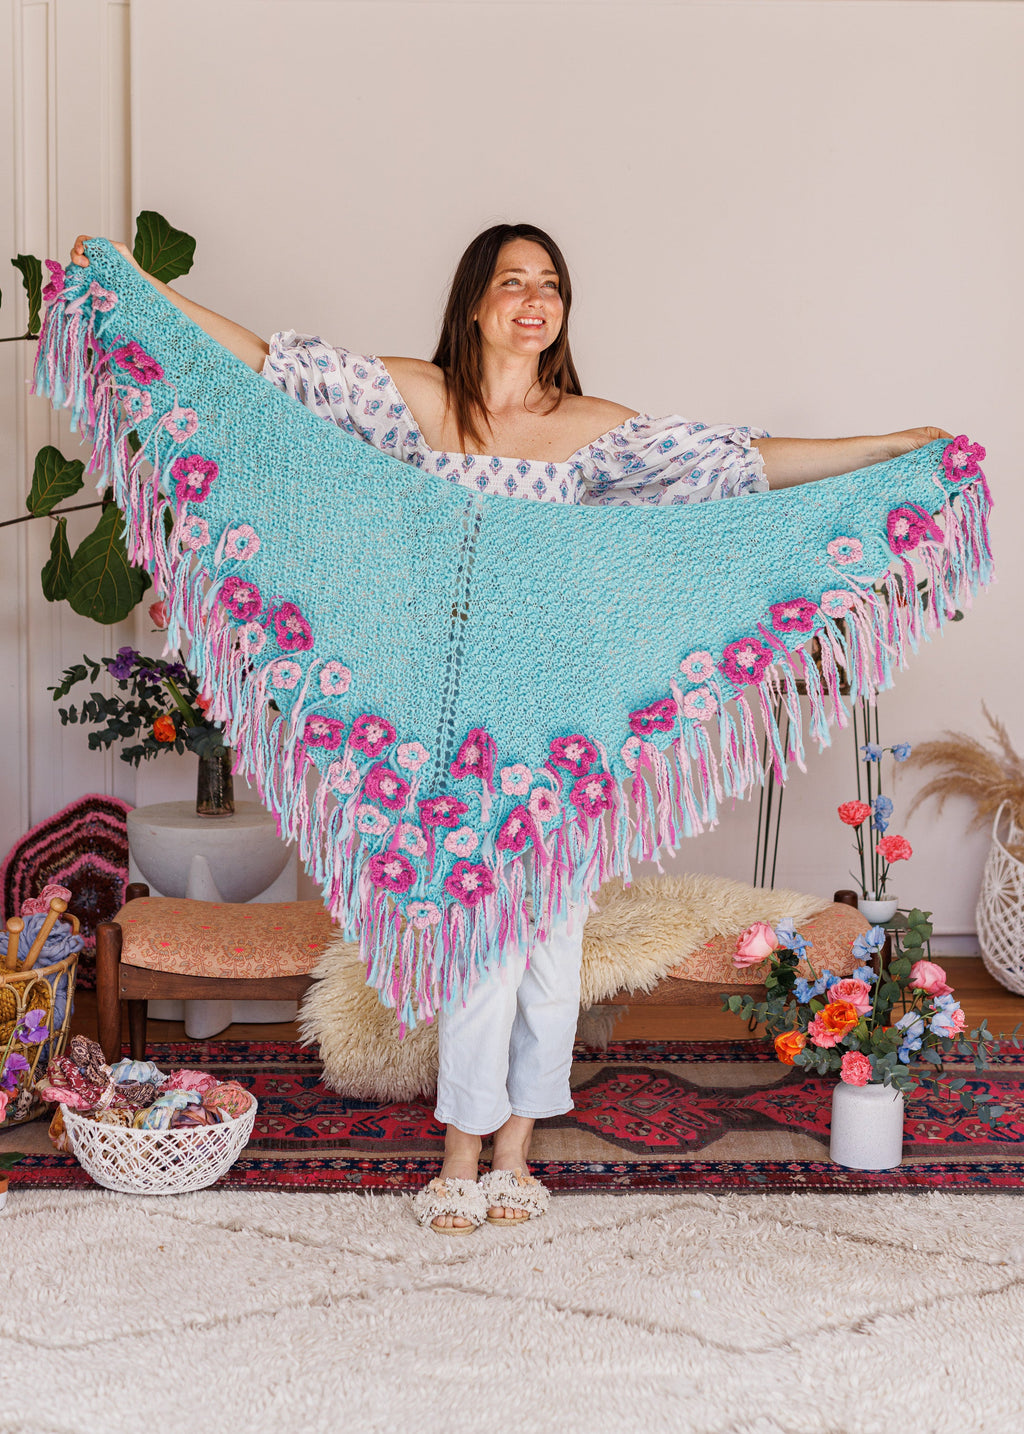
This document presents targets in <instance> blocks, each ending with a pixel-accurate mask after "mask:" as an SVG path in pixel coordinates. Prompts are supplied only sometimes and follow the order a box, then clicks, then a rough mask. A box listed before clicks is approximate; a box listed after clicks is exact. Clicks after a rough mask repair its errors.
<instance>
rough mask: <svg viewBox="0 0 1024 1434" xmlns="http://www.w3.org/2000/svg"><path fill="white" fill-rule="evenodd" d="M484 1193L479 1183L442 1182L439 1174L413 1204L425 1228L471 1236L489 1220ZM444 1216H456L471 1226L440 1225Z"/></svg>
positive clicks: (464, 1181) (441, 1232) (447, 1233)
mask: <svg viewBox="0 0 1024 1434" xmlns="http://www.w3.org/2000/svg"><path fill="white" fill-rule="evenodd" d="M487 1204H488V1202H487V1201H486V1200H485V1199H484V1196H483V1191H482V1189H481V1187H480V1185H479V1184H478V1183H477V1182H476V1181H475V1180H458V1179H455V1178H449V1179H447V1180H442V1178H441V1176H440V1175H436V1176H435V1177H434V1179H433V1180H431V1182H430V1184H429V1185H425V1186H424V1187H423V1189H422V1190H421V1191H420V1192H419V1194H418V1195H417V1196H416V1198H415V1199H414V1200H413V1202H412V1208H413V1213H414V1215H415V1216H416V1218H417V1220H418V1221H419V1222H420V1224H421V1225H429V1226H430V1228H431V1229H432V1230H433V1231H434V1232H435V1233H436V1234H438V1235H471V1234H472V1233H473V1231H474V1230H475V1229H476V1228H477V1226H478V1225H482V1224H483V1223H484V1221H485V1220H486V1218H487ZM441 1215H454V1216H456V1217H457V1218H458V1219H460V1220H469V1221H470V1222H471V1223H470V1224H468V1225H439V1224H438V1223H437V1221H438V1219H439V1217H440V1216H441Z"/></svg>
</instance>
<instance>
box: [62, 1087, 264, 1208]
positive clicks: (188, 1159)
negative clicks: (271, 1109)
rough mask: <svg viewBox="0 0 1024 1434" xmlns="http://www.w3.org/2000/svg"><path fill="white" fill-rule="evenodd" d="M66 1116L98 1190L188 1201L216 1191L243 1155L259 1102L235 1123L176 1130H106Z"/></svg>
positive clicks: (70, 1114)
mask: <svg viewBox="0 0 1024 1434" xmlns="http://www.w3.org/2000/svg"><path fill="white" fill-rule="evenodd" d="M61 1110H62V1111H63V1113H64V1129H65V1130H66V1131H67V1135H68V1141H69V1143H70V1145H71V1149H72V1152H73V1153H74V1155H75V1158H76V1159H77V1160H78V1162H79V1164H80V1165H81V1166H82V1169H83V1170H85V1171H86V1172H87V1173H88V1174H89V1175H91V1176H92V1178H93V1179H94V1180H95V1181H96V1184H97V1185H103V1186H104V1187H105V1188H106V1189H107V1190H121V1191H123V1192H124V1193H125V1194H128V1195H183V1194H184V1193H185V1192H186V1191H188V1190H202V1189H203V1187H204V1186H206V1185H212V1184H213V1182H214V1181H215V1180H218V1179H219V1178H220V1176H222V1175H223V1174H224V1172H225V1170H227V1169H228V1168H229V1167H230V1166H231V1165H233V1164H234V1162H235V1161H236V1160H237V1159H238V1157H239V1155H241V1153H242V1151H243V1150H244V1149H245V1145H246V1142H247V1141H248V1139H249V1136H250V1135H251V1134H252V1127H253V1122H254V1121H255V1119H256V1102H255V1101H253V1103H252V1105H251V1106H250V1107H249V1109H248V1110H247V1111H246V1112H245V1113H244V1115H239V1116H237V1117H236V1118H235V1119H234V1120H225V1121H223V1122H221V1123H220V1124H219V1125H193V1126H183V1127H181V1128H179V1129H176V1130H135V1129H132V1128H131V1127H129V1126H122V1125H101V1124H100V1123H99V1122H98V1121H95V1120H89V1119H88V1117H87V1116H84V1115H80V1114H79V1113H78V1112H77V1111H74V1110H69V1109H68V1107H67V1106H66V1105H62V1106H61Z"/></svg>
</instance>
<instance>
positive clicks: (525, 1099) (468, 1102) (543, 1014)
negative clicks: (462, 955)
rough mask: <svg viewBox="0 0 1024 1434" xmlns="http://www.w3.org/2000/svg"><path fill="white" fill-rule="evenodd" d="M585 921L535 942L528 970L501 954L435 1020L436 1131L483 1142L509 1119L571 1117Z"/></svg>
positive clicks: (575, 916) (516, 956) (576, 914)
mask: <svg viewBox="0 0 1024 1434" xmlns="http://www.w3.org/2000/svg"><path fill="white" fill-rule="evenodd" d="M585 914H586V908H585V907H583V906H581V907H579V908H577V909H575V910H574V911H573V912H571V914H570V919H569V924H567V925H563V926H559V927H557V928H556V929H555V930H554V931H553V932H552V933H551V935H550V936H549V937H548V939H547V940H546V941H543V942H540V941H539V942H537V944H536V945H535V946H534V948H533V955H532V957H531V959H530V964H529V967H527V964H526V958H525V956H524V955H523V954H522V952H521V951H518V950H510V951H508V952H507V953H506V957H505V964H504V966H503V967H502V969H501V970H500V971H494V972H491V973H490V974H489V975H487V976H484V977H482V978H481V979H480V980H479V981H478V982H477V985H476V987H475V989H474V990H473V992H472V994H471V995H470V997H469V1000H468V1001H467V1002H466V1004H465V1005H464V1006H456V1007H454V1008H453V1009H452V1010H450V1011H442V1012H440V1013H439V1015H438V1018H437V1034H438V1046H439V1051H440V1065H439V1068H438V1074H437V1108H436V1109H435V1111H434V1116H435V1118H436V1119H437V1120H439V1121H440V1122H441V1124H442V1125H454V1126H455V1127H456V1128H457V1129H458V1130H464V1131H465V1132H466V1133H467V1134H468V1135H490V1134H492V1133H493V1132H494V1131H496V1130H498V1129H500V1128H501V1126H503V1125H504V1124H505V1122H506V1120H508V1118H509V1116H510V1115H524V1116H529V1117H531V1118H532V1119H534V1120H543V1119H545V1118H546V1117H547V1116H551V1115H564V1114H565V1113H566V1112H567V1111H570V1110H572V1096H571V1094H570V1093H569V1070H570V1067H571V1066H572V1045H573V1040H574V1038H575V1035H576V1022H577V1017H578V1016H579V1008H580V958H581V956H582V953H583V923H584V919H585Z"/></svg>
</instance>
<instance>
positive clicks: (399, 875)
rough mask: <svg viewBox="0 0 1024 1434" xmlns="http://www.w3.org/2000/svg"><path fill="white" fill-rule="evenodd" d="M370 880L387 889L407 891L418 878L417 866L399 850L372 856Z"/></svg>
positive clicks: (375, 884)
mask: <svg viewBox="0 0 1024 1434" xmlns="http://www.w3.org/2000/svg"><path fill="white" fill-rule="evenodd" d="M369 869H370V880H371V881H372V882H373V884H374V886H380V887H383V888H384V890H385V891H397V892H406V891H408V890H409V888H410V886H412V884H413V882H414V881H415V880H416V868H415V867H414V866H413V865H412V863H411V862H409V861H406V859H405V857H404V856H402V855H401V854H400V853H399V852H397V851H389V852H380V853H379V854H378V855H377V856H371V857H370V862H369Z"/></svg>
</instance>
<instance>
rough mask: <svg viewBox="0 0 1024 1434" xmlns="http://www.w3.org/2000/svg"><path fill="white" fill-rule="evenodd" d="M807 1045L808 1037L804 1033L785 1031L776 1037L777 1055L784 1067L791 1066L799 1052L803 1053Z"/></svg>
mask: <svg viewBox="0 0 1024 1434" xmlns="http://www.w3.org/2000/svg"><path fill="white" fill-rule="evenodd" d="M806 1044H807V1037H806V1036H805V1035H804V1034H803V1032H802V1031H783V1033H782V1035H781V1036H776V1037H775V1054H776V1055H777V1056H778V1058H779V1060H780V1061H781V1062H782V1064H783V1065H784V1066H791V1065H792V1064H793V1057H794V1056H795V1055H796V1053H797V1051H802V1050H803V1048H804V1046H806Z"/></svg>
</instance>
